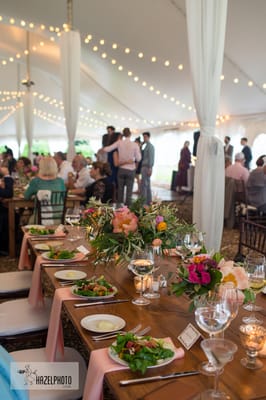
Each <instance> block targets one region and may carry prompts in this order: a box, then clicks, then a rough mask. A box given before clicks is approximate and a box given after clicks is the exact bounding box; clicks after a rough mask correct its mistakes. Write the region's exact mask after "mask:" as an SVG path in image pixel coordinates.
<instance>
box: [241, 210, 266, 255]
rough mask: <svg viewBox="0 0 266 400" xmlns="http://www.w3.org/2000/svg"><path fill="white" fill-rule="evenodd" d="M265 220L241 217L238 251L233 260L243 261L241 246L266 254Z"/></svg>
mask: <svg viewBox="0 0 266 400" xmlns="http://www.w3.org/2000/svg"><path fill="white" fill-rule="evenodd" d="M265 222H266V221H265V220H259V219H257V220H249V219H246V218H243V217H242V218H241V221H240V232H239V244H238V253H237V255H236V256H235V261H243V260H244V258H245V255H244V254H243V248H244V247H245V248H247V249H249V250H253V251H256V252H258V253H261V254H263V255H265V254H266V223H265Z"/></svg>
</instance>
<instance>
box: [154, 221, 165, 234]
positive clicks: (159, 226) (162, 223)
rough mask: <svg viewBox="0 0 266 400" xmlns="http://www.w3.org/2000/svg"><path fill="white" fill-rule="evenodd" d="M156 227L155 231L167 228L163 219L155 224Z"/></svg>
mask: <svg viewBox="0 0 266 400" xmlns="http://www.w3.org/2000/svg"><path fill="white" fill-rule="evenodd" d="M156 228H157V231H158V232H163V231H166V229H167V223H166V222H164V221H162V222H159V224H158V225H157V226H156Z"/></svg>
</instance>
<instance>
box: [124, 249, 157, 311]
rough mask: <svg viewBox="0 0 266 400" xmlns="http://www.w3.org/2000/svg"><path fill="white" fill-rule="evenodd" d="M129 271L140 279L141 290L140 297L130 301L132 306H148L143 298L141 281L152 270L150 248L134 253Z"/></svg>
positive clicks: (152, 263) (148, 302) (152, 260)
mask: <svg viewBox="0 0 266 400" xmlns="http://www.w3.org/2000/svg"><path fill="white" fill-rule="evenodd" d="M130 267H131V271H132V272H133V273H134V274H135V275H137V276H139V277H140V280H141V288H140V296H139V297H138V298H136V299H133V300H132V303H133V304H136V305H138V306H145V305H147V304H150V301H149V300H148V299H145V297H144V296H143V281H144V277H145V276H147V275H149V274H151V273H152V271H153V268H154V258H153V252H152V249H151V248H148V249H145V250H141V251H134V253H133V256H132V260H131V262H130Z"/></svg>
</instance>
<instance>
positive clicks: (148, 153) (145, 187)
mask: <svg viewBox="0 0 266 400" xmlns="http://www.w3.org/2000/svg"><path fill="white" fill-rule="evenodd" d="M142 136H143V141H144V143H143V145H142V149H141V150H142V160H141V184H140V196H141V197H142V198H143V199H144V204H150V203H151V202H152V195H151V175H152V168H153V165H154V153H155V150H154V146H153V145H152V144H151V142H150V137H151V134H150V132H144V133H143V134H142Z"/></svg>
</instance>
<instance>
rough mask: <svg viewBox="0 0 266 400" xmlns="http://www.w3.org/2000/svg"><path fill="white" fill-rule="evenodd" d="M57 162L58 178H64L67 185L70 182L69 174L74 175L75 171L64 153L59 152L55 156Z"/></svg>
mask: <svg viewBox="0 0 266 400" xmlns="http://www.w3.org/2000/svg"><path fill="white" fill-rule="evenodd" d="M54 159H55V162H56V164H57V166H58V173H57V176H58V178H62V179H63V180H64V182H65V183H66V182H67V181H68V174H69V173H74V169H73V167H72V165H71V163H70V162H69V161H67V160H66V155H65V154H64V153H62V151H57V152H56V153H55V154H54Z"/></svg>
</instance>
